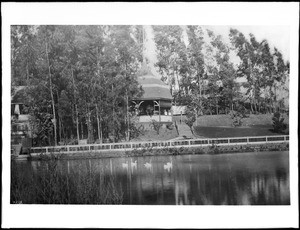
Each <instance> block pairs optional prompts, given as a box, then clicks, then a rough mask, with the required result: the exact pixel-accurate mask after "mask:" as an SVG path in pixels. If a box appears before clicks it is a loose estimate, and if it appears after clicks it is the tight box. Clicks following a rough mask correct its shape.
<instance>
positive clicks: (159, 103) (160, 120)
mask: <svg viewBox="0 0 300 230" xmlns="http://www.w3.org/2000/svg"><path fill="white" fill-rule="evenodd" d="M158 111H159V114H158V115H159V122H161V117H160V100H159V101H158Z"/></svg>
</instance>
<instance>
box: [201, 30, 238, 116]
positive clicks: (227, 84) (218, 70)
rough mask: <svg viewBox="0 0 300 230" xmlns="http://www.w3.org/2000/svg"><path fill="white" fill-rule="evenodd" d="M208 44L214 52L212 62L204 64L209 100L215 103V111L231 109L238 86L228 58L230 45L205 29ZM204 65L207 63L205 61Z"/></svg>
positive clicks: (232, 66)
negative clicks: (210, 64) (206, 73)
mask: <svg viewBox="0 0 300 230" xmlns="http://www.w3.org/2000/svg"><path fill="white" fill-rule="evenodd" d="M207 33H208V36H209V38H210V45H211V46H212V47H213V49H214V52H213V54H212V58H213V59H214V64H213V65H212V66H206V68H207V69H208V70H210V73H208V79H207V80H208V82H209V83H208V86H209V92H210V93H209V100H211V101H212V102H211V103H210V104H214V105H215V111H216V113H217V114H218V113H219V107H220V108H221V109H222V110H224V111H226V110H227V111H228V110H233V104H234V101H235V99H236V98H237V97H238V96H239V92H238V91H239V87H238V84H237V82H236V70H235V68H234V65H233V63H232V61H231V60H230V47H229V45H227V44H226V43H224V42H223V40H222V37H221V36H220V35H215V34H214V32H213V31H210V30H207ZM206 65H209V63H207V64H206Z"/></svg>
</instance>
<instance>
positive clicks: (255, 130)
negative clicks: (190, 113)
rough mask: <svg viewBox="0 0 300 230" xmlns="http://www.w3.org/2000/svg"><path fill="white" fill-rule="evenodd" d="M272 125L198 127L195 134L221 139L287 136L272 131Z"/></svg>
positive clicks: (195, 128)
mask: <svg viewBox="0 0 300 230" xmlns="http://www.w3.org/2000/svg"><path fill="white" fill-rule="evenodd" d="M271 129H272V126H271V125H253V126H248V127H236V128H235V127H209V126H196V127H194V133H195V135H196V136H197V137H205V138H220V137H246V136H271V135H286V134H288V133H287V132H286V133H284V134H278V133H274V132H272V131H271Z"/></svg>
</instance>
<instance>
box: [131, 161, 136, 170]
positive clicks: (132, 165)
mask: <svg viewBox="0 0 300 230" xmlns="http://www.w3.org/2000/svg"><path fill="white" fill-rule="evenodd" d="M136 167H137V161H136V160H135V161H132V160H131V168H136Z"/></svg>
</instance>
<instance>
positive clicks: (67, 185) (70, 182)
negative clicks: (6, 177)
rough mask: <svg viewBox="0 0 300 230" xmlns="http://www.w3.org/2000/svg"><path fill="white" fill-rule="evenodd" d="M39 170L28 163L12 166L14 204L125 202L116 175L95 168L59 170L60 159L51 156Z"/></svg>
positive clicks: (12, 200)
mask: <svg viewBox="0 0 300 230" xmlns="http://www.w3.org/2000/svg"><path fill="white" fill-rule="evenodd" d="M46 163H47V168H46V169H45V164H42V165H43V166H44V167H43V166H42V165H41V166H39V167H38V168H37V169H36V170H33V169H32V168H30V169H28V167H26V166H27V165H24V164H17V163H16V162H13V161H12V165H11V197H10V202H11V204H20V203H22V204H121V203H122V200H123V198H122V195H123V194H122V191H121V190H120V189H118V188H117V186H116V185H115V183H114V178H113V177H112V176H109V177H104V176H102V175H100V174H99V173H96V172H95V171H94V170H93V169H91V170H90V171H89V173H87V174H83V173H80V172H76V171H72V172H70V173H63V172H61V171H60V170H58V167H57V164H58V161H55V160H53V159H51V158H49V161H47V162H46Z"/></svg>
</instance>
